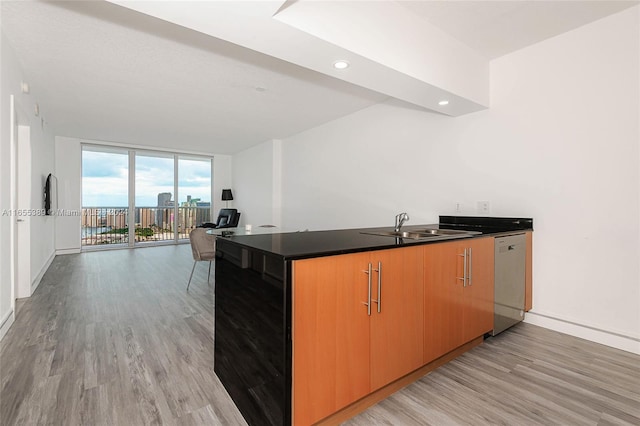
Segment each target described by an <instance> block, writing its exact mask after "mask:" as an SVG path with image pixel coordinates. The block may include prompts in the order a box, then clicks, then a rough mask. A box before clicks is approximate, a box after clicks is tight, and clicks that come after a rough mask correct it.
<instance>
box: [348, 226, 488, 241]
mask: <svg viewBox="0 0 640 426" xmlns="http://www.w3.org/2000/svg"><path fill="white" fill-rule="evenodd" d="M361 234H369V235H378V236H381V237H395V238H408V239H411V240H420V239H423V238H433V237H444V236H454V235H459V236H463V235H473V234H478V232H473V231H458V230H454V229H431V228H427V229H418V230H412V231H398V232H396V231H366V232H361Z"/></svg>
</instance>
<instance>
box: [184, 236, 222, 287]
mask: <svg viewBox="0 0 640 426" xmlns="http://www.w3.org/2000/svg"><path fill="white" fill-rule="evenodd" d="M189 242H190V243H191V253H192V254H193V268H191V275H189V282H188V283H187V291H189V286H190V285H191V278H193V271H195V269H196V265H197V264H198V262H200V261H208V262H209V272H208V273H207V284H209V278H210V276H211V262H212V261H213V260H215V258H216V237H215V235H210V234H207V229H206V228H195V229H194V230H192V231H191V232H190V233H189Z"/></svg>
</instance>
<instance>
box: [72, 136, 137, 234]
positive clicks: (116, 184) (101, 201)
mask: <svg viewBox="0 0 640 426" xmlns="http://www.w3.org/2000/svg"><path fill="white" fill-rule="evenodd" d="M128 221H129V153H128V151H127V150H123V149H116V148H108V147H84V148H83V150H82V219H81V226H82V229H81V243H82V246H98V245H104V244H128V243H129V232H128V230H129V229H128Z"/></svg>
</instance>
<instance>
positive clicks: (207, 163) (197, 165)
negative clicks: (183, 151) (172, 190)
mask: <svg viewBox="0 0 640 426" xmlns="http://www.w3.org/2000/svg"><path fill="white" fill-rule="evenodd" d="M177 194H178V196H177V197H176V199H177V200H178V206H179V207H178V225H177V226H178V230H179V231H180V232H183V233H188V232H189V231H191V230H192V229H193V228H194V227H195V226H196V224H200V223H205V222H211V160H210V159H206V158H198V157H191V156H183V155H181V156H179V157H178V191H177Z"/></svg>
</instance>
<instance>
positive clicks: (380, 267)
mask: <svg viewBox="0 0 640 426" xmlns="http://www.w3.org/2000/svg"><path fill="white" fill-rule="evenodd" d="M374 271H376V272H377V273H378V299H377V300H376V299H373V301H374V302H375V303H377V304H378V313H380V309H381V308H380V305H381V301H382V293H381V291H382V262H378V269H374Z"/></svg>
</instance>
